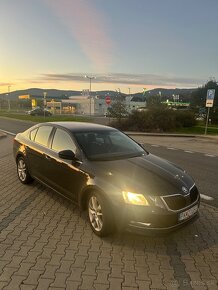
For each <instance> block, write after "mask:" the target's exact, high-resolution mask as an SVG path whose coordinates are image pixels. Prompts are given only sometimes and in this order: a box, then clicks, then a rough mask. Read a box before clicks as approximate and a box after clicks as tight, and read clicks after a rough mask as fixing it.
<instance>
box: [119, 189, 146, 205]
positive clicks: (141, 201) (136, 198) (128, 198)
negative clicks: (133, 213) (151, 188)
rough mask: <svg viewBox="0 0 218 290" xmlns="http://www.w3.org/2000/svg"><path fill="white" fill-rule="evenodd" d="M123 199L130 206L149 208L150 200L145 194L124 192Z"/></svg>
mask: <svg viewBox="0 0 218 290" xmlns="http://www.w3.org/2000/svg"><path fill="white" fill-rule="evenodd" d="M122 194H123V199H124V201H125V202H126V203H128V204H134V205H144V206H149V205H150V204H149V202H148V199H147V198H145V197H144V195H143V194H139V193H134V192H128V191H123V192H122Z"/></svg>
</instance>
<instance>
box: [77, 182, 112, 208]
mask: <svg viewBox="0 0 218 290" xmlns="http://www.w3.org/2000/svg"><path fill="white" fill-rule="evenodd" d="M93 191H94V192H98V193H99V194H101V196H103V198H104V199H106V200H107V201H109V198H108V197H107V195H106V193H105V192H104V191H103V190H102V189H100V188H99V187H97V186H94V185H91V186H88V187H86V188H85V189H84V190H83V191H82V192H81V194H80V195H79V201H78V202H79V206H80V208H81V210H83V211H84V210H86V205H87V201H88V197H89V195H90V193H91V192H93ZM109 202H110V201H109Z"/></svg>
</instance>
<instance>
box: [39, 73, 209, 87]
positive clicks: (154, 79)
mask: <svg viewBox="0 0 218 290" xmlns="http://www.w3.org/2000/svg"><path fill="white" fill-rule="evenodd" d="M85 75H86V73H84V74H76V73H67V74H55V73H48V74H42V75H41V76H40V77H39V79H38V81H39V82H40V81H42V82H68V81H69V82H83V83H84V82H87V79H85V77H84V76H85ZM88 75H89V74H88ZM95 76H96V79H94V80H93V82H94V83H99V84H100V83H104V84H106V83H108V84H123V85H130V86H131V85H138V86H142V87H143V86H145V87H146V86H153V87H157V86H160V87H161V86H162V87H197V86H199V85H202V84H203V83H204V82H205V80H204V79H196V78H187V77H176V76H162V75H154V74H125V73H110V74H95Z"/></svg>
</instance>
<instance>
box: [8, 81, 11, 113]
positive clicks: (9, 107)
mask: <svg viewBox="0 0 218 290" xmlns="http://www.w3.org/2000/svg"><path fill="white" fill-rule="evenodd" d="M10 88H11V85H9V86H8V111H9V112H10V110H11V103H10Z"/></svg>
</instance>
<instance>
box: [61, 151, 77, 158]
mask: <svg viewBox="0 0 218 290" xmlns="http://www.w3.org/2000/svg"><path fill="white" fill-rule="evenodd" d="M58 156H59V157H60V158H61V159H67V160H74V159H75V154H74V153H73V151H71V150H62V151H60V152H58Z"/></svg>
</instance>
